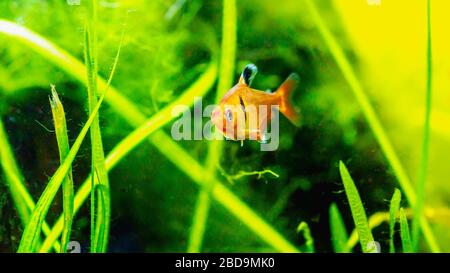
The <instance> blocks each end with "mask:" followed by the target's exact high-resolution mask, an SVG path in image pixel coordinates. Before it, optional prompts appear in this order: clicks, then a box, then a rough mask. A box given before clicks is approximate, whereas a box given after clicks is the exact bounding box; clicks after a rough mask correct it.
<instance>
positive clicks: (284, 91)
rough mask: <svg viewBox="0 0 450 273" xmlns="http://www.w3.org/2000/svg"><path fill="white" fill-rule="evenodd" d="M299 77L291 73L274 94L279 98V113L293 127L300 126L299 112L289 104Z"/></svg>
mask: <svg viewBox="0 0 450 273" xmlns="http://www.w3.org/2000/svg"><path fill="white" fill-rule="evenodd" d="M299 80H300V77H299V76H298V74H296V73H292V74H290V75H289V77H287V79H286V80H285V81H284V82H283V84H281V85H280V87H279V88H278V90H277V91H276V93H277V94H278V95H279V96H280V112H281V113H283V115H285V116H286V117H287V118H288V119H289V120H290V121H291V122H292V123H293V124H294V125H295V126H300V111H299V110H298V109H295V108H294V106H293V105H292V102H291V95H292V92H293V91H294V90H295V89H296V88H297V85H298V82H299Z"/></svg>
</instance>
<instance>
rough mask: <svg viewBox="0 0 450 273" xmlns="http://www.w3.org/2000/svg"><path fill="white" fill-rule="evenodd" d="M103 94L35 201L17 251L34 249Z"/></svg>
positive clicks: (98, 107) (31, 250)
mask: <svg viewBox="0 0 450 273" xmlns="http://www.w3.org/2000/svg"><path fill="white" fill-rule="evenodd" d="M104 96H105V93H103V95H102V96H101V97H100V99H99V101H98V103H97V105H96V106H95V108H94V110H93V111H92V113H91V115H90V116H89V119H88V120H87V121H86V124H85V125H84V126H83V128H82V129H81V131H80V133H79V134H78V137H77V138H76V140H75V142H74V143H73V145H72V148H71V149H70V151H69V153H68V154H67V157H66V159H65V160H64V163H63V164H61V166H60V167H59V168H58V170H56V172H55V174H54V175H53V176H52V177H51V178H50V180H49V182H48V184H47V186H46V187H45V189H44V192H43V193H42V195H41V197H40V198H39V200H38V202H37V203H36V206H35V208H34V210H33V213H32V214H31V217H30V220H29V221H28V223H27V225H26V227H25V230H24V232H23V234H22V239H21V240H20V245H19V249H18V250H17V252H22V253H23V252H33V251H34V250H35V249H36V247H37V243H38V239H39V234H40V232H41V229H42V223H43V222H44V220H45V216H46V215H47V212H48V209H49V208H50V206H51V204H52V202H53V199H54V198H55V195H56V192H57V191H58V189H59V187H60V186H61V184H62V182H63V181H64V179H65V178H66V176H67V174H68V172H69V170H70V168H71V166H72V162H73V160H74V159H75V156H76V155H77V153H78V150H79V149H80V146H81V144H82V143H83V140H84V137H85V136H86V134H87V132H88V130H89V128H90V126H91V125H92V122H93V121H94V118H95V116H96V115H97V113H98V110H99V109H100V106H101V104H102V102H103V99H104Z"/></svg>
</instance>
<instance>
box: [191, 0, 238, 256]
mask: <svg viewBox="0 0 450 273" xmlns="http://www.w3.org/2000/svg"><path fill="white" fill-rule="evenodd" d="M222 3H223V15H222V43H221V48H220V70H219V79H218V86H217V91H216V99H215V102H218V101H219V100H220V99H221V98H222V97H223V95H224V94H225V92H226V91H227V90H228V89H229V88H231V85H232V82H233V78H234V66H235V59H236V42H237V41H236V40H237V38H236V31H237V30H236V29H237V14H236V0H223V2H222ZM215 133H216V134H217V133H218V132H215ZM222 146H223V143H222V141H217V140H215V141H214V140H213V141H210V143H209V145H208V154H207V157H206V169H207V171H208V172H209V173H210V175H211V176H215V174H216V171H217V167H216V166H217V165H219V164H220V162H219V159H220V158H221V155H222V149H223V147H222ZM206 181H207V183H206V187H205V188H201V189H200V192H199V194H198V197H197V201H196V205H195V211H194V216H193V219H192V226H191V230H190V234H189V240H188V246H187V252H200V251H201V247H202V244H203V237H204V234H205V228H206V222H207V220H208V215H209V210H210V206H211V205H210V204H211V200H210V190H211V188H212V187H213V183H214V181H210V180H206Z"/></svg>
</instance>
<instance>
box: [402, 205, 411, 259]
mask: <svg viewBox="0 0 450 273" xmlns="http://www.w3.org/2000/svg"><path fill="white" fill-rule="evenodd" d="M400 237H401V239H402V247H403V253H413V252H414V249H413V246H412V242H411V236H410V234H409V226H408V219H406V215H405V211H404V210H403V208H400Z"/></svg>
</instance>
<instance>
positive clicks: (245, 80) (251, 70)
mask: <svg viewBox="0 0 450 273" xmlns="http://www.w3.org/2000/svg"><path fill="white" fill-rule="evenodd" d="M256 73H258V68H257V67H256V65H254V64H248V65H246V66H245V68H244V70H243V71H242V74H241V78H240V79H239V83H242V84H245V85H248V86H250V85H251V84H252V81H253V79H254V78H255V76H256Z"/></svg>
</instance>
